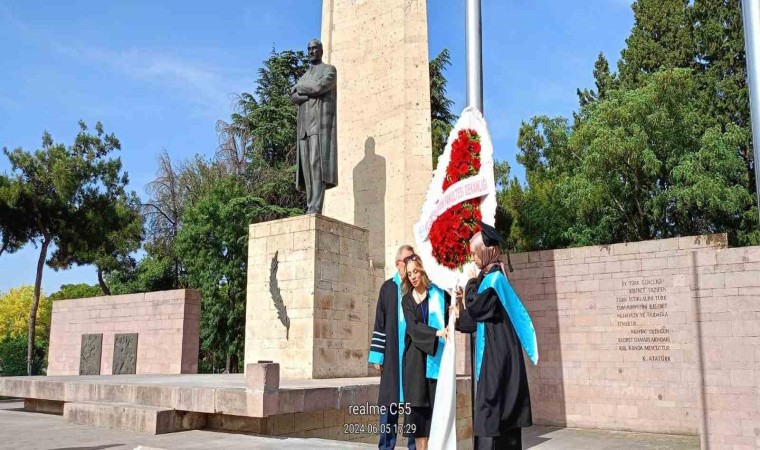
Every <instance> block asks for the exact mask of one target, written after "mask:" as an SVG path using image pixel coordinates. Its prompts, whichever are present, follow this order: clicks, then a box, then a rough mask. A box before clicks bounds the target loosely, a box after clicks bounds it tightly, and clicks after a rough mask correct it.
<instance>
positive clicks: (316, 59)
mask: <svg viewBox="0 0 760 450" xmlns="http://www.w3.org/2000/svg"><path fill="white" fill-rule="evenodd" d="M308 51H309V61H311V63H312V64H316V63H320V62H322V53H323V51H322V41H320V40H319V39H312V40H310V41H309V46H308Z"/></svg>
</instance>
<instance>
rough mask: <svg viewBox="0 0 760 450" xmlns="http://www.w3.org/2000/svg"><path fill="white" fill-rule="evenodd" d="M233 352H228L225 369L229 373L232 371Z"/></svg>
mask: <svg viewBox="0 0 760 450" xmlns="http://www.w3.org/2000/svg"><path fill="white" fill-rule="evenodd" d="M231 369H232V353H227V364H225V370H227V373H232V370H231Z"/></svg>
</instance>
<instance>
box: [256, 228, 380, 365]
mask: <svg viewBox="0 0 760 450" xmlns="http://www.w3.org/2000/svg"><path fill="white" fill-rule="evenodd" d="M249 230H250V231H249V243H248V293H247V304H246V327H245V362H246V365H248V364H255V363H258V362H259V361H272V362H276V363H279V365H280V371H281V374H282V377H283V378H290V379H293V378H300V379H312V378H343V377H361V376H367V375H368V365H367V351H368V346H369V344H368V343H369V332H370V331H369V328H370V327H372V325H373V323H374V315H375V314H374V313H375V306H376V305H375V301H374V298H373V297H376V295H377V294H376V293H377V289H378V287H379V284H378V283H382V280H383V278H384V277H383V270H382V268H371V266H370V261H369V259H368V250H367V247H368V232H367V230H365V229H362V228H358V227H356V226H353V225H349V224H346V223H343V222H340V221H337V220H334V219H330V218H327V217H324V216H321V215H319V214H309V215H304V216H299V217H292V218H287V219H282V220H275V221H271V222H265V223H259V224H254V225H251V226H250V229H249ZM278 303H281V305H282V306H284V311H283V310H282V308H281V307H279V308H280V309H279V310H278V306H277V304H278Z"/></svg>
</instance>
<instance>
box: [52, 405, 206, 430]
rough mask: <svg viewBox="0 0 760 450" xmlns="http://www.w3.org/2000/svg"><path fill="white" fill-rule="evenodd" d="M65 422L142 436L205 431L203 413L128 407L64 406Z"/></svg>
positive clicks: (137, 406)
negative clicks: (140, 434) (203, 429)
mask: <svg viewBox="0 0 760 450" xmlns="http://www.w3.org/2000/svg"><path fill="white" fill-rule="evenodd" d="M63 418H64V420H66V422H69V423H74V424H78V425H88V426H93V427H101V428H111V429H114V430H125V431H132V432H135V433H143V434H164V433H174V432H177V431H187V430H198V429H202V428H205V427H206V415H205V414H203V413H195V412H187V411H177V410H174V409H168V408H160V407H155V406H144V405H134V404H127V403H96V402H71V403H65V404H64V405H63Z"/></svg>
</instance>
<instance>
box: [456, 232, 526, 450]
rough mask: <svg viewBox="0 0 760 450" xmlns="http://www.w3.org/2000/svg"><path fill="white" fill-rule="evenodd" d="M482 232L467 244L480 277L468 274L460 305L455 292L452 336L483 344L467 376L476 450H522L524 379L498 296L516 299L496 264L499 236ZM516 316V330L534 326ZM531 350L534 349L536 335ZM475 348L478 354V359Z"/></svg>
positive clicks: (518, 349) (515, 338)
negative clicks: (467, 335)
mask: <svg viewBox="0 0 760 450" xmlns="http://www.w3.org/2000/svg"><path fill="white" fill-rule="evenodd" d="M483 228H484V232H482V233H481V232H479V233H476V234H475V236H473V238H472V240H471V241H470V251H471V258H472V259H473V260H474V262H475V265H476V266H477V267H478V268H479V269H481V271H480V274H479V275H477V276H475V272H474V271H472V272H470V274H469V275H470V280H469V282H468V283H467V286H466V287H465V290H464V295H463V297H464V302H463V301H462V300H463V299H462V293H461V290H460V292H458V295H457V305H456V306H454V307H452V311H453V313H454V314H458V319H457V323H456V328H457V330H459V331H461V332H464V333H473V332H475V331H476V330H477V331H478V333H481V332H482V334H483V336H477V338H479V339H481V340H482V341H481V344H480V345H476V346H475V348H474V349H473V353H475V354H476V355H475V356H476V358H475V359H476V360H478V361H479V362H477V363H475V364H474V365H475V367H473V371H472V373H473V379H474V380H476V381H474V382H475V383H476V384H475V399H474V401H473V434H474V436H475V450H492V449H494V450H495V449H499V450H501V449H522V436H521V429H522V428H523V427H529V426H531V425H532V424H533V421H532V417H531V406H530V392H529V390H528V377H527V375H526V371H525V361H524V359H523V354H522V349H521V345H520V344H521V342H520V338H518V333H517V332H516V331H515V326H514V325H513V321H512V320H511V319H510V313H508V311H507V309H506V307H507V306H505V305H508V304H507V303H505V301H504V300H502V299H501V298H500V295H499V292H501V293H502V296H504V297H510V298H509V299H508V300H509V301H512V302H514V301H515V299H516V302H517V303H519V299H517V296H516V295H515V294H514V291H513V290H512V288H511V286H509V282H508V281H507V280H506V276H505V275H506V274H505V271H504V265H503V263H502V262H501V261H500V259H499V257H500V251H499V247H498V241H497V239H500V238H499V237H498V235H495V236H489V235H485V236H484V234H486V233H489V232H491V233H495V230H493V228H492V227H489V226H488V225H483ZM486 228H488V229H486ZM495 238H496V239H495ZM484 239H485V240H486V241H487V242H484ZM494 280H497V281H498V283H496V282H495V281H494ZM489 283H492V284H489ZM505 284H506V288H505ZM487 286H492V287H487ZM519 306H520V307H522V304H521V303H519ZM512 311H514V310H512ZM519 312H520V313H521V314H515V315H518V316H519V315H522V313H523V312H524V317H522V318H519V317H518V318H517V319H516V320H517V321H518V324H519V326H520V327H521V328H522V329H527V328H529V330H526V331H528V332H530V331H532V330H533V325H532V323H530V318H529V317H528V316H527V312H525V310H524V308H523V309H522V310H521V311H519ZM526 318H527V319H526ZM526 320H527V323H529V324H530V325H529V326H528V325H527V324H526ZM479 324H480V329H478V326H479ZM522 329H521V331H522ZM528 334H529V333H528ZM526 340H530V339H528V338H526ZM532 344H535V331H533V339H532ZM529 347H531V348H533V349H535V345H533V346H531V345H530V344H529V345H528V346H527V347H526V349H527V348H529ZM478 348H482V350H481V352H480V357H479V358H477V353H478ZM536 358H537V353H536Z"/></svg>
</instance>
